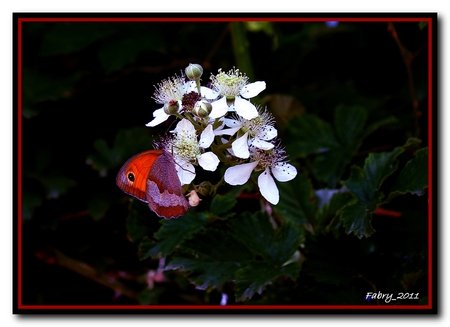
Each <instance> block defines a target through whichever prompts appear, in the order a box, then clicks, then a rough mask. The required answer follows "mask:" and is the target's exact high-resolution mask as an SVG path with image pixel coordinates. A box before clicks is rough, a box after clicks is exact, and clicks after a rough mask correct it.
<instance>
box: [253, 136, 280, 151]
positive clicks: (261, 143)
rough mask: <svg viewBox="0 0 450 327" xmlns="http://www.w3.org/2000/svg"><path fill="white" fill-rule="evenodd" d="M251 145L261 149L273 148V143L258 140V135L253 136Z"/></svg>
mask: <svg viewBox="0 0 450 327" xmlns="http://www.w3.org/2000/svg"><path fill="white" fill-rule="evenodd" d="M252 145H253V146H255V147H257V148H258V149H261V150H270V149H273V148H274V146H275V145H274V144H273V143H269V142H266V141H263V140H260V139H259V138H258V137H255V138H254V139H253V141H252Z"/></svg>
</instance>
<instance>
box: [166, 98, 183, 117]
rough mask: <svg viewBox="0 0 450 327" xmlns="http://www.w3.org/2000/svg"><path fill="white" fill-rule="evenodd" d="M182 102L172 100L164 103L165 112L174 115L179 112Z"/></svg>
mask: <svg viewBox="0 0 450 327" xmlns="http://www.w3.org/2000/svg"><path fill="white" fill-rule="evenodd" d="M179 108H180V104H179V103H178V101H175V100H172V101H169V102H168V103H166V104H165V105H164V112H165V113H166V114H168V115H173V114H175V113H177V112H178V109H179Z"/></svg>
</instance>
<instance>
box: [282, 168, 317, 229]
mask: <svg viewBox="0 0 450 327" xmlns="http://www.w3.org/2000/svg"><path fill="white" fill-rule="evenodd" d="M277 185H278V189H279V191H280V202H279V203H278V204H277V205H276V206H274V210H275V212H276V213H277V214H278V215H280V216H281V217H283V219H287V220H290V221H292V222H294V223H296V224H298V225H304V224H309V223H310V222H311V221H312V220H313V219H314V217H315V213H316V206H317V205H316V198H315V195H314V191H313V187H312V184H311V181H310V180H309V178H308V175H307V174H306V173H299V174H298V175H297V176H296V177H295V178H294V179H293V180H291V181H289V182H286V183H278V184H277Z"/></svg>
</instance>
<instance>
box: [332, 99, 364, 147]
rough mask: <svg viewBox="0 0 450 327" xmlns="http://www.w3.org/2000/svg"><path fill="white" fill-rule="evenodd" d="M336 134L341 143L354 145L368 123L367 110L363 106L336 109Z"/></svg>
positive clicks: (342, 106) (341, 106)
mask: <svg viewBox="0 0 450 327" xmlns="http://www.w3.org/2000/svg"><path fill="white" fill-rule="evenodd" d="M334 121H335V125H336V134H337V136H338V137H339V139H340V140H341V142H342V143H343V144H344V145H346V146H349V145H352V144H353V143H354V142H355V140H357V139H358V138H359V137H360V135H361V134H362V132H363V131H364V127H365V125H366V121H367V110H366V109H365V108H363V107H361V106H344V105H340V106H338V107H337V108H336V111H335V114H334Z"/></svg>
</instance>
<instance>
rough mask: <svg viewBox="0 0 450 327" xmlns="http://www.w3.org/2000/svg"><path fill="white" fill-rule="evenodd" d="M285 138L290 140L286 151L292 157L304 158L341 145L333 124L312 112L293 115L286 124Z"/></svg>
mask: <svg viewBox="0 0 450 327" xmlns="http://www.w3.org/2000/svg"><path fill="white" fill-rule="evenodd" d="M285 138H286V139H289V140H290V143H289V144H288V145H287V146H286V152H287V153H289V155H290V156H291V158H299V157H300V158H303V157H306V156H308V155H310V154H312V153H319V152H322V151H326V150H327V149H328V148H330V147H336V146H338V145H339V144H338V142H337V141H336V137H335V134H334V132H333V129H332V127H331V125H330V124H329V123H327V122H325V121H323V120H322V119H320V118H319V117H317V116H315V115H311V114H304V115H298V116H295V117H293V118H292V120H291V121H290V122H289V123H288V125H287V126H286V137H285Z"/></svg>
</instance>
